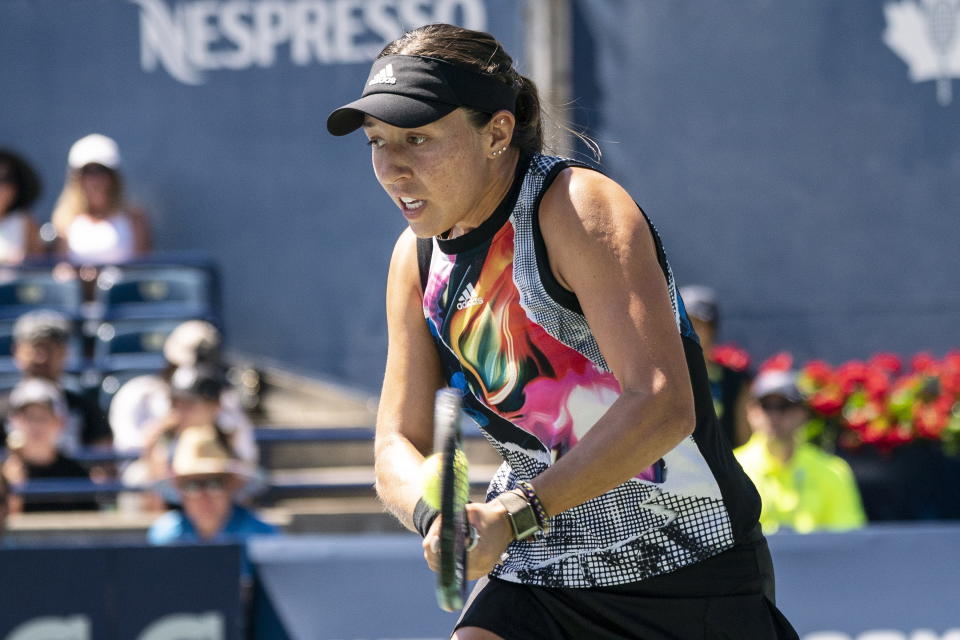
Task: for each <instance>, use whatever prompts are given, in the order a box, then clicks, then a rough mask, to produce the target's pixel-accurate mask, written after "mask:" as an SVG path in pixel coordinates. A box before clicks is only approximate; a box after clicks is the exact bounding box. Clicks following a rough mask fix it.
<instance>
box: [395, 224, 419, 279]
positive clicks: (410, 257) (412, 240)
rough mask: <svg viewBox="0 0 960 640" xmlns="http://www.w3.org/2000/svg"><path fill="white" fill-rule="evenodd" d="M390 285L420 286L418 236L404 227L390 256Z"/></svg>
mask: <svg viewBox="0 0 960 640" xmlns="http://www.w3.org/2000/svg"><path fill="white" fill-rule="evenodd" d="M389 287H390V288H391V289H394V288H395V287H402V288H404V289H406V288H409V287H416V288H417V289H418V290H419V287H420V268H419V265H418V261H417V236H416V235H414V233H413V232H412V231H411V230H410V229H409V228H407V229H404V230H403V232H402V233H401V234H400V236H399V237H398V238H397V241H396V243H395V244H394V245H393V255H392V256H391V258H390V278H389Z"/></svg>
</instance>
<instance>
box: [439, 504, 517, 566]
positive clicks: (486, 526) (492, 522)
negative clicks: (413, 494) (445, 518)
mask: <svg viewBox="0 0 960 640" xmlns="http://www.w3.org/2000/svg"><path fill="white" fill-rule="evenodd" d="M466 510H467V521H468V522H469V523H470V524H471V525H472V526H473V527H474V528H475V529H476V530H477V536H478V540H477V546H475V547H474V548H473V550H471V551H469V552H468V553H467V580H476V579H478V578H482V577H483V576H485V575H487V574H488V573H490V571H491V570H493V567H494V565H496V564H497V563H498V562H499V561H500V556H502V555H503V552H504V551H506V550H507V545H509V544H510V543H511V542H512V541H513V532H512V531H511V529H510V523H509V522H508V521H507V510H506V509H505V508H504V506H503V504H502V503H501V502H500V501H499V500H493V501H491V502H487V503H477V502H471V503H469V504H467V506H466ZM439 549H440V518H439V517H438V518H437V519H436V520H434V522H433V524H432V525H431V526H430V531H429V532H427V537H425V538H424V539H423V557H424V559H425V560H426V561H427V564H428V565H429V566H430V569H432V570H433V571H438V570H439V569H440V554H439Z"/></svg>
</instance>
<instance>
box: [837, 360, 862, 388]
mask: <svg viewBox="0 0 960 640" xmlns="http://www.w3.org/2000/svg"><path fill="white" fill-rule="evenodd" d="M869 377H870V369H869V368H868V367H867V365H865V364H864V363H862V362H860V361H859V360H851V361H850V362H845V363H843V364H842V365H840V366H839V367H838V368H837V382H839V383H840V388H841V389H843V392H844V393H847V394H850V393H853V392H854V391H856V389H857V387H860V386H862V385H864V384H866V382H867V378H869Z"/></svg>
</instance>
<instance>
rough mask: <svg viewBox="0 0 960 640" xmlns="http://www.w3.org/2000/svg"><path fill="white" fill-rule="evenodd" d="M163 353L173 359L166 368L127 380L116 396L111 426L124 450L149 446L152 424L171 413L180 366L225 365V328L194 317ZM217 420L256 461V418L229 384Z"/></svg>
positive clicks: (239, 449) (241, 454)
mask: <svg viewBox="0 0 960 640" xmlns="http://www.w3.org/2000/svg"><path fill="white" fill-rule="evenodd" d="M163 356H164V358H165V359H166V360H167V362H168V363H169V365H168V367H167V368H166V370H165V371H164V372H163V373H161V374H159V375H143V376H137V377H136V378H133V379H131V380H129V381H127V382H126V383H125V384H124V385H123V386H122V387H120V390H119V391H117V393H116V395H114V397H113V400H112V401H111V402H110V426H111V428H112V429H113V439H114V446H115V447H116V448H117V449H118V450H121V451H138V450H140V449H143V448H144V445H145V439H146V430H147V426H148V425H150V424H151V423H154V424H155V423H156V422H157V421H158V420H160V419H161V418H163V416H166V415H168V414H169V413H170V386H169V380H170V376H172V375H173V372H174V371H175V370H176V368H177V367H194V366H204V367H210V368H214V369H217V368H219V369H222V368H223V365H222V362H221V352H220V332H219V331H217V329H216V327H214V326H213V325H212V324H210V323H209V322H204V321H202V320H188V321H187V322H184V323H183V324H181V325H179V326H177V328H176V329H174V330H173V331H172V332H171V333H170V335H169V336H168V337H167V340H166V342H165V343H164V345H163ZM216 423H217V426H218V427H219V428H220V429H221V430H222V431H223V432H224V433H226V434H227V435H228V436H229V438H230V443H231V446H232V447H233V450H234V451H235V452H236V454H237V456H238V457H240V458H241V459H243V460H246V461H247V462H250V463H254V464H255V463H256V462H257V458H258V452H257V444H256V440H255V438H254V429H253V424H252V423H251V422H250V420H249V418H247V416H246V414H245V413H244V411H243V408H242V407H241V403H240V399H239V397H238V394H237V393H236V392H235V391H234V390H233V389H231V388H230V387H229V386H225V387H224V389H223V392H222V393H221V395H220V412H219V414H218V415H217V416H216Z"/></svg>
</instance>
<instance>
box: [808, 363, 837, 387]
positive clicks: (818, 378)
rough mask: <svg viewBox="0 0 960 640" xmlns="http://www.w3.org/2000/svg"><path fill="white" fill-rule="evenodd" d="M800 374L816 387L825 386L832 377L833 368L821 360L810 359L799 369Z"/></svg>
mask: <svg viewBox="0 0 960 640" xmlns="http://www.w3.org/2000/svg"><path fill="white" fill-rule="evenodd" d="M800 375H801V376H803V377H806V378H808V379H809V381H810V382H811V383H813V385H814V386H816V387H823V386H826V385H827V383H828V382H830V378H832V377H833V369H831V368H830V365H829V364H827V363H826V362H824V361H823V360H811V361H810V362H808V363H807V365H806V366H805V367H804V368H803V369H802V370H801V371H800Z"/></svg>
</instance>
